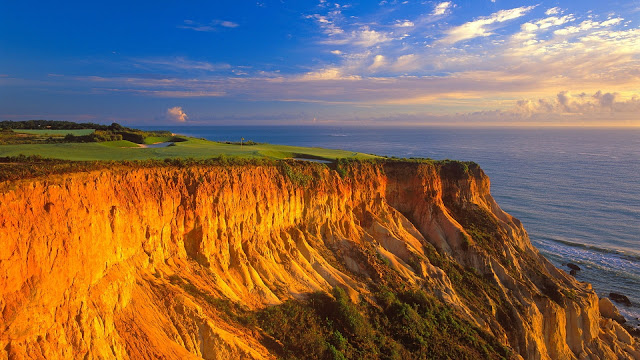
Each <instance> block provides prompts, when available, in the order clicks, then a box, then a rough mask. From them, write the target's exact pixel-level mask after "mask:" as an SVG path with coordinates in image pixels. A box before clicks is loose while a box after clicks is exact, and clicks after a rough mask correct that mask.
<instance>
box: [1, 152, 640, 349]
mask: <svg viewBox="0 0 640 360" xmlns="http://www.w3.org/2000/svg"><path fill="white" fill-rule="evenodd" d="M339 170H341V171H336V170H332V169H330V168H328V167H327V166H324V165H319V164H311V163H294V162H291V163H288V164H287V163H285V164H263V165H260V164H247V165H242V166H240V165H228V166H204V165H194V166H189V167H174V166H157V167H148V168H142V167H138V168H135V167H127V166H118V165H114V166H113V167H111V168H107V169H102V170H96V171H92V172H82V173H69V174H63V175H56V176H55V177H51V178H37V179H31V180H21V181H18V182H12V183H4V184H0V358H10V359H58V358H61V359H78V358H84V359H111V358H117V359H157V358H166V359H174V358H175V359H178V358H179V359H199V358H204V359H274V358H276V357H278V356H279V355H278V353H277V352H274V349H276V348H277V346H276V345H278V344H279V343H280V342H279V340H274V339H273V338H272V337H270V336H269V335H267V334H266V333H265V331H263V330H262V329H261V328H260V326H256V325H255V324H249V323H243V322H240V321H237V319H235V318H233V317H230V316H228V315H227V314H225V312H224V311H223V309H222V306H221V304H224V305H225V306H229V304H231V305H233V306H239V307H242V309H244V310H243V311H246V312H248V313H251V312H254V311H260V310H261V309H265V308H268V307H271V306H278V304H282V303H283V302H285V301H287V300H289V299H298V300H303V299H305V298H306V297H307V296H309V294H312V293H317V292H319V291H320V292H325V293H330V292H331V290H332V289H334V288H341V289H343V290H344V293H346V294H347V296H348V297H349V298H350V299H351V300H352V301H353V302H354V303H357V302H365V303H366V302H369V303H372V304H375V303H376V300H375V299H374V298H375V296H374V295H373V292H374V289H375V288H376V287H379V286H380V285H381V284H383V285H384V286H387V287H389V288H394V287H396V288H397V287H413V288H419V289H423V290H424V291H425V292H427V293H428V294H430V295H433V296H434V297H435V298H437V299H438V301H440V302H442V303H443V304H446V306H447V307H449V308H451V309H453V311H454V312H455V316H458V317H460V318H461V319H464V321H465V322H468V323H470V324H472V325H473V326H474V327H475V328H477V329H480V330H478V331H482V332H483V333H486V334H489V335H488V336H490V337H492V338H493V339H495V340H496V341H497V342H499V343H500V344H503V345H504V346H505V347H507V348H510V349H511V350H512V351H511V352H510V355H509V356H510V357H511V358H524V359H640V346H639V344H638V343H637V342H636V340H635V339H634V338H633V337H631V336H629V334H628V333H627V332H626V331H625V330H624V329H623V328H622V327H621V326H620V325H619V324H618V323H617V322H615V321H613V320H611V319H607V318H604V317H602V316H601V314H600V311H599V308H598V297H597V296H596V294H595V292H594V291H593V290H592V289H591V286H590V285H589V284H586V283H580V282H578V281H576V280H575V279H574V278H572V277H570V276H568V275H567V274H566V273H564V272H563V271H560V270H558V269H556V268H555V267H554V266H553V265H551V264H550V263H549V262H548V261H547V260H546V259H545V258H543V257H542V256H541V255H540V254H539V253H538V251H537V250H536V249H535V248H533V246H532V245H531V243H530V241H529V239H528V237H527V233H526V232H525V230H524V229H523V227H522V225H521V224H520V222H519V221H518V220H517V219H515V218H513V217H511V216H510V215H508V214H506V213H505V212H503V211H502V210H501V209H500V208H499V206H498V205H497V204H496V203H495V201H494V200H493V198H492V197H491V195H490V192H489V179H488V178H487V177H486V175H485V174H484V173H483V172H482V170H481V169H480V168H478V167H477V165H474V164H471V165H466V164H461V163H455V162H454V163H410V162H378V163H351V164H349V165H346V166H344V168H341V169H339ZM274 344H275V345H274ZM426 358H428V356H426Z"/></svg>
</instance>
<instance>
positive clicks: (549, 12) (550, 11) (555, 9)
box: [544, 7, 561, 15]
mask: <svg viewBox="0 0 640 360" xmlns="http://www.w3.org/2000/svg"><path fill="white" fill-rule="evenodd" d="M560 12H561V10H560V8H559V7H552V8H551V9H547V11H545V12H544V13H545V15H556V14H559V13H560Z"/></svg>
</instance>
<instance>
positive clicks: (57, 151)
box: [0, 138, 376, 160]
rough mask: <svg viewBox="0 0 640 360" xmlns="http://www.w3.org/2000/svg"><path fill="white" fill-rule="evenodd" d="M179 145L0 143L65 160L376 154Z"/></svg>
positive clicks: (15, 151)
mask: <svg viewBox="0 0 640 360" xmlns="http://www.w3.org/2000/svg"><path fill="white" fill-rule="evenodd" d="M186 139H187V141H184V142H178V143H175V146H168V147H162V148H140V147H137V145H136V144H134V143H132V142H129V141H125V140H123V141H109V142H102V143H60V144H18V145H0V157H5V156H18V155H20V154H22V155H40V156H42V157H45V158H55V159H64V160H145V159H160V160H161V159H166V158H194V159H207V158H212V157H217V156H220V155H226V156H234V157H235V156H237V157H242V158H262V157H268V158H271V159H285V158H293V157H298V158H310V159H324V160H333V159H338V158H358V159H366V158H375V157H376V156H374V155H368V154H363V153H356V152H353V151H345V150H331V149H322V148H307V147H298V146H286V145H271V144H260V145H250V146H247V145H244V146H240V145H234V144H224V143H218V142H212V141H207V140H201V139H195V138H186Z"/></svg>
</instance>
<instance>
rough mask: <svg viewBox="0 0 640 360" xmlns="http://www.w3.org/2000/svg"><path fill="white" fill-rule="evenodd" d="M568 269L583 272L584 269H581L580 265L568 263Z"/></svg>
mask: <svg viewBox="0 0 640 360" xmlns="http://www.w3.org/2000/svg"><path fill="white" fill-rule="evenodd" d="M567 267H568V268H569V269H571V270H575V271H580V270H582V269H580V266H578V265H576V264H573V263H568V264H567Z"/></svg>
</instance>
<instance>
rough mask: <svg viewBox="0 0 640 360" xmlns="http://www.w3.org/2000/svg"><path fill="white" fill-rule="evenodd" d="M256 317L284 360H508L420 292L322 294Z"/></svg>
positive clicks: (486, 338)
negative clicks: (367, 297) (358, 296)
mask: <svg viewBox="0 0 640 360" xmlns="http://www.w3.org/2000/svg"><path fill="white" fill-rule="evenodd" d="M251 316H254V317H255V319H256V320H255V323H257V324H258V325H259V326H260V328H261V329H262V330H263V331H264V332H266V333H267V334H268V335H269V336H270V337H272V338H274V339H275V340H277V342H276V343H275V344H274V343H270V344H266V345H268V347H269V346H270V347H271V350H274V351H276V353H277V354H278V355H279V356H280V357H282V358H283V359H479V358H482V359H505V358H509V357H510V349H508V348H506V347H504V346H502V345H501V344H500V343H499V342H498V341H497V340H496V339H495V338H494V337H493V336H491V335H489V334H487V333H485V332H484V331H482V330H481V329H478V328H476V327H475V326H473V325H472V324H470V323H469V322H467V321H465V320H463V319H461V318H460V317H459V316H458V315H457V314H455V312H454V311H453V310H452V309H451V308H450V307H447V306H446V305H444V304H442V303H441V302H440V301H439V300H437V299H435V298H434V297H432V296H430V295H428V294H427V293H426V292H424V291H423V290H421V289H410V290H406V291H400V292H398V291H396V292H394V291H391V290H389V289H379V290H378V291H377V292H376V293H375V301H374V302H367V301H361V302H360V303H359V304H354V303H352V302H351V300H350V299H349V297H348V296H347V295H346V293H345V291H344V290H342V289H341V288H337V287H336V288H334V289H333V291H332V293H331V295H329V294H326V293H322V292H317V293H314V294H311V295H310V296H309V298H308V299H306V300H289V301H287V302H285V303H283V304H281V305H277V306H272V307H268V308H266V309H263V310H260V311H259V312H257V313H256V314H253V315H251Z"/></svg>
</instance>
